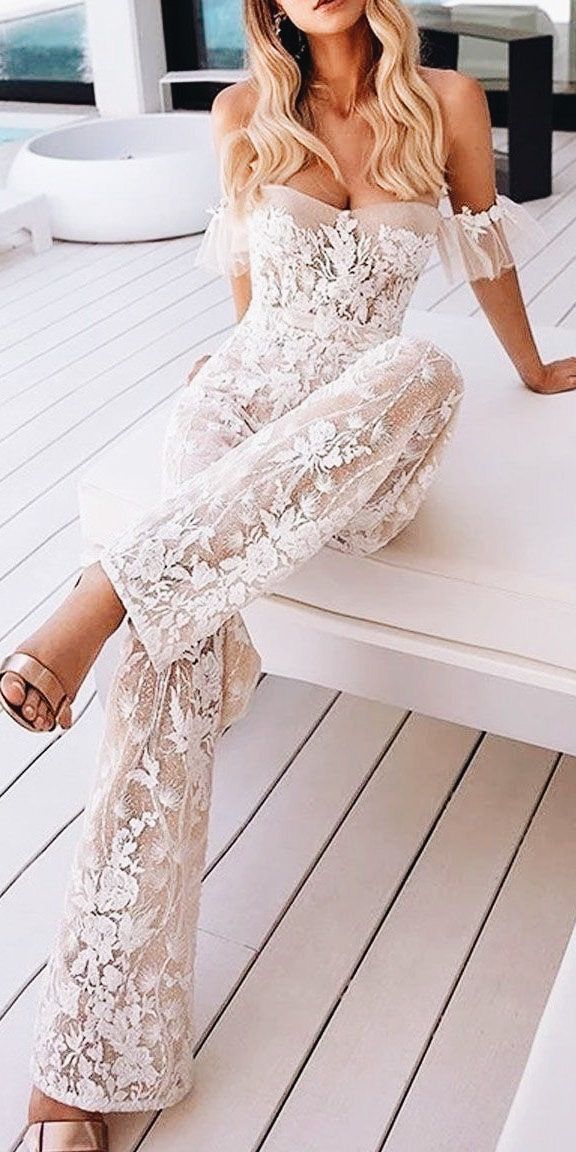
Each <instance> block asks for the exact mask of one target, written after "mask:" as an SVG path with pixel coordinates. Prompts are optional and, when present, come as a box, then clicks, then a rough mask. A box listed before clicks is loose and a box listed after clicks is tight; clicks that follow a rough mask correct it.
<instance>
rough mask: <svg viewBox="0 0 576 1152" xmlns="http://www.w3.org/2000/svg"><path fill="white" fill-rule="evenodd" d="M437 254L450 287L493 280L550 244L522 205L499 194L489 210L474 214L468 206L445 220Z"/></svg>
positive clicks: (443, 220)
mask: <svg viewBox="0 0 576 1152" xmlns="http://www.w3.org/2000/svg"><path fill="white" fill-rule="evenodd" d="M437 239H438V252H439V254H440V259H441V262H442V265H443V267H444V271H445V272H446V275H447V277H448V280H449V282H450V283H451V284H455V283H458V282H459V281H461V280H468V281H472V280H479V279H480V278H481V277H487V278H488V279H490V280H494V279H495V278H496V277H497V276H500V274H501V273H502V272H503V271H504V270H505V269H506V268H512V267H514V266H515V265H516V263H517V262H518V261H519V260H522V259H524V258H525V257H526V256H530V255H532V254H533V253H534V252H535V251H537V250H538V249H539V248H541V247H542V246H543V245H544V244H546V243H547V241H548V236H547V233H546V232H545V231H544V229H543V228H542V226H541V225H540V224H539V223H538V221H537V220H536V219H535V218H534V216H532V215H531V213H530V212H528V210H527V209H526V208H524V206H523V205H522V204H517V203H516V202H515V201H514V200H511V199H510V198H509V197H508V196H502V195H500V194H498V195H497V196H496V199H495V201H494V203H493V204H492V205H491V207H490V208H487V209H485V211H483V212H473V211H472V210H471V209H470V208H468V207H467V206H466V205H465V206H464V207H463V208H462V210H461V211H460V212H456V213H454V214H453V215H452V216H443V217H442V220H441V222H440V226H439V229H438V233H437Z"/></svg>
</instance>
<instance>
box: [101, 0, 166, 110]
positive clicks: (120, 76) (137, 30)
mask: <svg viewBox="0 0 576 1152" xmlns="http://www.w3.org/2000/svg"><path fill="white" fill-rule="evenodd" d="M86 16H87V21H88V36H89V40H90V54H91V58H92V70H93V74H94V88H95V92H96V106H97V108H98V110H99V112H101V114H102V115H103V116H134V115H137V114H138V113H140V112H158V111H159V110H160V99H159V94H158V80H159V78H160V76H162V75H163V73H164V72H165V71H166V54H165V49H164V33H163V29H162V12H161V6H160V0H86Z"/></svg>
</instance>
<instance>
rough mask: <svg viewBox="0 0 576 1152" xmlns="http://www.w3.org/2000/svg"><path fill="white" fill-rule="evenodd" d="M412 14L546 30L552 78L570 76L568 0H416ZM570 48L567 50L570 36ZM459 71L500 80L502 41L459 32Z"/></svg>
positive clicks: (504, 63) (503, 76)
mask: <svg viewBox="0 0 576 1152" xmlns="http://www.w3.org/2000/svg"><path fill="white" fill-rule="evenodd" d="M411 7H412V8H413V10H414V12H415V15H416V17H417V18H418V16H419V14H421V17H422V19H423V21H425V20H426V17H429V18H431V19H436V18H439V19H441V20H447V21H448V22H449V21H450V20H451V19H452V20H465V21H467V22H468V21H470V22H471V23H472V24H476V25H478V26H479V27H481V26H482V24H491V25H496V26H497V27H504V28H513V29H515V28H518V29H522V30H523V31H526V32H531V33H532V34H533V35H540V34H548V35H550V36H553V38H554V80H555V82H556V83H557V84H559V85H561V84H562V83H565V82H566V81H568V80H570V79H572V80H573V79H574V43H573V37H574V25H573V24H572V23H570V0H540V3H539V4H530V3H523V2H521V0H518V2H517V3H510V2H509V0H502V2H501V3H499V2H498V0H492V2H491V3H487V4H479V3H478V2H477V0H458V3H451V2H450V0H448V2H447V3H446V4H443V3H442V2H440V3H439V2H438V0H418V2H416V3H412V4H411ZM571 35H572V48H571V50H570V36H571ZM458 67H459V69H460V71H462V72H467V73H468V74H469V75H470V76H476V77H478V79H480V80H484V81H486V82H490V81H501V82H502V84H501V85H497V86H504V82H505V81H506V80H507V77H508V52H507V48H506V45H505V44H499V43H497V42H496V41H489V40H476V39H470V38H469V37H466V36H463V37H462V38H461V42H460V51H459V56H458Z"/></svg>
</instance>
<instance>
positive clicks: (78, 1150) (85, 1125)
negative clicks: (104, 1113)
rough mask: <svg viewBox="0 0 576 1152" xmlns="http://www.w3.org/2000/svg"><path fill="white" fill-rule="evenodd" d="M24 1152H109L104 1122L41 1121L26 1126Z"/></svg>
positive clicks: (106, 1129) (106, 1128)
mask: <svg viewBox="0 0 576 1152" xmlns="http://www.w3.org/2000/svg"><path fill="white" fill-rule="evenodd" d="M22 1147H23V1148H25V1149H26V1152H109V1147H108V1127H107V1124H106V1121H105V1120H41V1121H40V1122H39V1123H38V1124H29V1125H28V1128H27V1129H26V1132H25V1134H24V1139H23V1141H22Z"/></svg>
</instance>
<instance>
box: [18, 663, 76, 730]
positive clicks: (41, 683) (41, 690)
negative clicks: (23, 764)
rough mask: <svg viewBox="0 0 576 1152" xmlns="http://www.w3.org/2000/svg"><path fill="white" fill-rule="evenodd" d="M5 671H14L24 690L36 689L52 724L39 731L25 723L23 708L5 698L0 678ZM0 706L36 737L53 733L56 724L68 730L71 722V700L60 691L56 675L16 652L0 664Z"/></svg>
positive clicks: (30, 723)
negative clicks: (50, 715) (24, 687)
mask: <svg viewBox="0 0 576 1152" xmlns="http://www.w3.org/2000/svg"><path fill="white" fill-rule="evenodd" d="M6 672H14V673H15V675H16V676H19V677H20V678H21V679H22V680H23V681H24V683H25V685H26V687H27V688H35V689H36V691H37V692H38V694H39V695H40V697H41V699H42V700H43V701H44V702H45V704H46V705H47V706H48V708H49V709H50V711H51V713H52V717H53V719H52V723H51V724H50V725H49V726H47V727H45V728H42V729H38V728H35V727H34V722H33V721H30V720H27V719H26V717H25V716H23V715H22V706H21V705H18V704H12V703H11V702H10V700H8V699H7V698H6V696H5V695H4V693H3V691H2V687H1V677H2V676H4V674H5V673H6ZM0 705H1V706H2V708H3V709H4V711H5V712H7V713H8V715H9V716H11V717H12V719H13V720H15V721H16V723H17V724H21V725H22V727H23V728H27V729H28V731H29V732H35V733H36V734H37V735H39V734H40V732H53V730H54V728H55V727H56V725H57V724H60V725H61V726H62V728H69V727H70V725H71V723H72V712H71V708H70V705H71V700H70V697H69V696H68V694H67V692H66V689H65V688H63V686H62V684H61V683H60V681H59V679H58V677H57V676H55V675H54V673H53V672H51V671H50V669H49V668H46V666H45V665H44V664H41V663H40V661H39V660H36V658H35V657H34V656H28V655H27V654H26V652H15V653H14V655H12V656H8V657H7V658H6V659H5V660H3V661H2V664H0Z"/></svg>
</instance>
